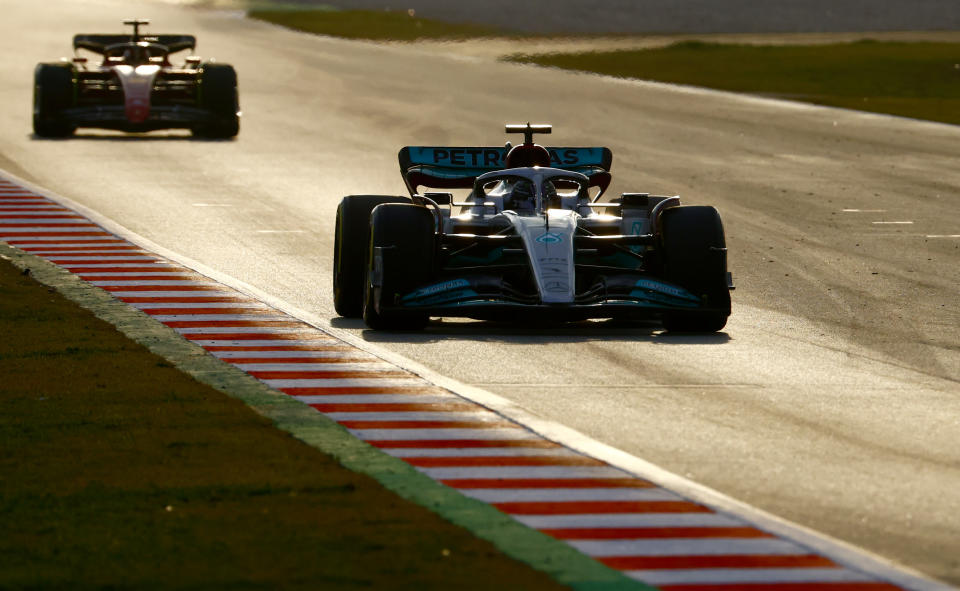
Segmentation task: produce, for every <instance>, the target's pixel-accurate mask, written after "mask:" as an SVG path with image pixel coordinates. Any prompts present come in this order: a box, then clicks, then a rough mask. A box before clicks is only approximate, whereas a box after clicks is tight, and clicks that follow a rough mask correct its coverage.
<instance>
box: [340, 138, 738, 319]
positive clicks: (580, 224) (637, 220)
mask: <svg viewBox="0 0 960 591" xmlns="http://www.w3.org/2000/svg"><path fill="white" fill-rule="evenodd" d="M550 131H551V127H550V126H549V125H536V126H533V125H530V124H527V125H508V126H507V132H508V133H523V134H524V136H525V138H524V143H523V144H521V145H518V146H513V147H511V146H510V144H509V143H508V144H507V146H506V147H505V148H499V147H493V148H491V147H477V148H471V147H463V148H461V147H406V148H403V149H402V150H401V151H400V154H399V157H400V168H401V171H402V173H403V177H404V181H405V182H406V185H407V188H408V190H409V192H410V197H387V196H379V195H350V196H348V197H344V198H343V200H342V201H341V202H340V205H339V207H338V209H337V223H336V245H335V249H334V273H333V291H334V305H335V307H336V310H337V312H338V313H339V314H340V315H342V316H346V317H360V316H362V317H363V319H364V321H365V322H366V324H367V325H368V326H369V327H370V328H373V329H399V330H411V329H419V328H423V327H424V326H425V325H426V323H427V321H428V320H429V318H430V317H431V316H451V317H452V316H459V317H468V318H475V319H481V320H523V321H529V320H538V321H557V322H565V321H577V320H584V319H589V318H615V319H625V320H641V319H643V320H660V321H662V323H663V325H664V327H665V328H666V329H668V330H670V331H684V332H713V331H718V330H720V329H721V328H723V326H724V325H725V324H726V321H727V317H728V316H729V315H730V290H731V289H732V288H733V286H732V283H731V278H730V274H729V273H728V272H727V249H726V244H725V240H724V233H723V225H722V223H721V221H720V215H719V214H718V213H717V210H716V209H714V208H713V207H709V206H681V205H680V199H679V198H678V197H669V196H657V195H649V194H647V193H624V194H622V195H621V196H620V197H619V198H617V199H614V200H612V201H600V200H599V198H600V196H601V195H602V194H603V192H604V191H605V190H606V188H607V187H608V186H609V184H610V180H611V176H610V164H611V161H612V154H611V152H610V150H608V149H607V148H562V147H560V148H544V147H542V146H540V145H537V144H534V143H533V134H534V133H550ZM420 187H427V188H434V189H470V192H469V194H468V195H467V196H466V197H464V198H462V200H461V201H456V200H455V199H454V197H453V194H452V193H438V192H424V193H418V192H417V190H418V189H419V188H420Z"/></svg>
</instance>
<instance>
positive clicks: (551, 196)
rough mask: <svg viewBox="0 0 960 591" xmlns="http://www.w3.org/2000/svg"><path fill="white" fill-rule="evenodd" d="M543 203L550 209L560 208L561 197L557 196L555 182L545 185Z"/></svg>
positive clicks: (548, 182)
mask: <svg viewBox="0 0 960 591" xmlns="http://www.w3.org/2000/svg"><path fill="white" fill-rule="evenodd" d="M543 202H544V204H545V207H546V208H548V209H550V208H559V207H560V196H559V195H557V188H556V187H555V186H554V184H553V181H547V182H545V183H543Z"/></svg>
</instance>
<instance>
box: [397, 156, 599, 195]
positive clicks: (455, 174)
mask: <svg viewBox="0 0 960 591" xmlns="http://www.w3.org/2000/svg"><path fill="white" fill-rule="evenodd" d="M507 150H508V149H507V148H506V147H475V148H461V147H449V146H407V147H405V148H403V149H401V150H400V153H399V154H398V157H399V160H400V172H401V174H403V180H404V182H405V183H406V185H407V190H408V191H410V194H411V195H413V194H416V193H417V189H418V187H429V188H433V189H470V188H472V187H473V181H474V179H476V178H477V177H478V176H480V175H481V174H484V173H487V172H492V171H495V170H503V169H504V168H506V164H505V160H506V157H507ZM547 151H548V152H550V160H551V164H552V166H553V167H554V168H562V169H564V170H571V171H573V172H579V173H581V174H585V175H586V176H587V177H588V178H590V184H591V185H592V186H600V187H602V188H603V189H606V187H607V185H609V184H610V165H611V163H612V162H613V153H612V152H611V151H610V150H609V148H551V147H548V148H547Z"/></svg>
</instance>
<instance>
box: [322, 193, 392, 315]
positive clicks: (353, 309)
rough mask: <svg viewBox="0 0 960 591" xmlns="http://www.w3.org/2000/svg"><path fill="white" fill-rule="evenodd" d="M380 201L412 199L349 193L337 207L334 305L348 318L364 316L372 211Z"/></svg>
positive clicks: (334, 249)
mask: <svg viewBox="0 0 960 591" xmlns="http://www.w3.org/2000/svg"><path fill="white" fill-rule="evenodd" d="M381 203H410V199H409V198H407V197H391V196H386V195H348V196H347V197H344V198H343V200H341V201H340V205H339V206H337V225H336V231H335V234H334V243H333V308H334V309H335V310H336V311H337V314H339V315H341V316H343V317H345V318H360V317H361V316H363V294H364V269H365V268H366V266H367V262H368V261H367V259H368V253H369V249H370V212H372V211H373V208H374V207H376V206H378V205H380V204H381Z"/></svg>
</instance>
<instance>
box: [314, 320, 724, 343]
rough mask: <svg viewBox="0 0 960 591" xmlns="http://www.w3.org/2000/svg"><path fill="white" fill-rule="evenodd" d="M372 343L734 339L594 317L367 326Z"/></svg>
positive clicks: (337, 324) (355, 323)
mask: <svg viewBox="0 0 960 591" xmlns="http://www.w3.org/2000/svg"><path fill="white" fill-rule="evenodd" d="M330 324H331V326H333V327H334V328H344V329H354V330H356V329H363V328H365V327H364V324H363V321H362V320H359V319H354V318H332V319H331V320H330ZM361 336H362V338H363V339H364V340H366V341H369V342H371V343H410V344H426V343H437V342H443V341H463V340H469V341H475V342H491V343H493V342H511V343H516V344H537V343H544V342H551V343H586V342H591V341H606V342H610V341H614V342H616V341H623V342H626V341H629V342H634V343H635V342H649V343H656V344H658V345H723V344H726V343H728V342H730V341H731V340H732V338H731V337H730V335H728V334H727V333H725V332H715V333H683V334H681V333H668V332H666V331H664V330H663V328H662V327H661V326H660V325H659V324H656V323H642V322H634V323H628V322H623V321H614V320H599V321H597V320H592V321H584V322H570V323H566V324H520V325H518V324H516V323H505V322H490V321H480V320H477V321H459V320H457V321H443V320H439V319H434V320H432V321H431V322H430V323H429V324H428V325H427V327H426V328H425V329H424V330H422V331H382V330H369V329H367V330H364V331H363V332H362V333H361Z"/></svg>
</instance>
